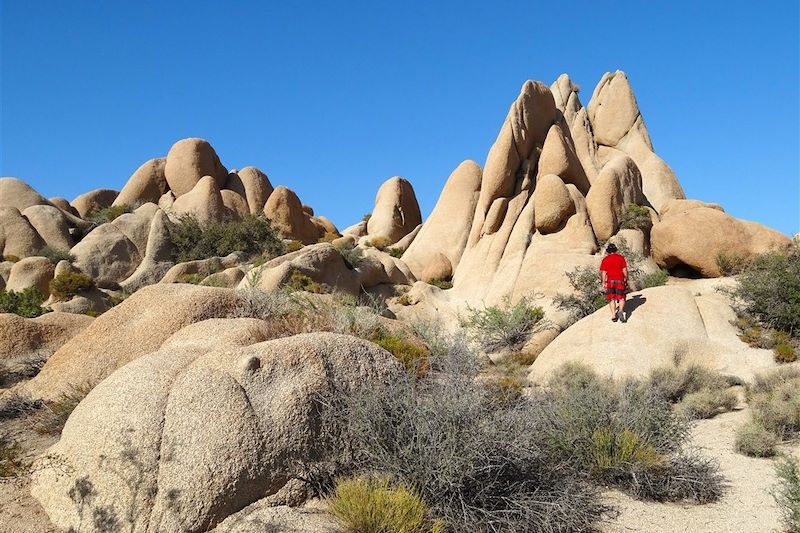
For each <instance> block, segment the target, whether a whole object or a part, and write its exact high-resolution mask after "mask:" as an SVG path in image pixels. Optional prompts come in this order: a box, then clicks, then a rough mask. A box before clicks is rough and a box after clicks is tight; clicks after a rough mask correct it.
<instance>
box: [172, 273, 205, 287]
mask: <svg viewBox="0 0 800 533" xmlns="http://www.w3.org/2000/svg"><path fill="white" fill-rule="evenodd" d="M204 279H206V276H204V275H202V274H199V273H197V272H195V273H193V274H181V275H180V276H178V277H176V278H175V283H188V284H190V285H200V283H201V282H202V281H203V280H204Z"/></svg>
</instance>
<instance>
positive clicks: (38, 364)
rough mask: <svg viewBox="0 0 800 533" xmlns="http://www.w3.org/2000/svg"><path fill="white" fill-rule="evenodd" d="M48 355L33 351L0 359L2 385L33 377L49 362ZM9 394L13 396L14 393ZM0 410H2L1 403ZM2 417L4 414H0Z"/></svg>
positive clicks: (0, 381) (0, 380)
mask: <svg viewBox="0 0 800 533" xmlns="http://www.w3.org/2000/svg"><path fill="white" fill-rule="evenodd" d="M47 357H48V356H47V355H46V354H39V353H33V354H31V355H29V356H26V357H19V358H13V359H0V387H9V386H11V385H13V384H15V383H18V382H20V381H23V380H26V379H30V378H32V377H33V376H35V375H36V374H38V373H39V370H41V369H42V367H43V366H44V364H45V362H47ZM8 395H12V396H13V394H12V393H9V394H8ZM8 395H7V396H8ZM0 411H2V406H1V405H0ZM0 418H2V414H0Z"/></svg>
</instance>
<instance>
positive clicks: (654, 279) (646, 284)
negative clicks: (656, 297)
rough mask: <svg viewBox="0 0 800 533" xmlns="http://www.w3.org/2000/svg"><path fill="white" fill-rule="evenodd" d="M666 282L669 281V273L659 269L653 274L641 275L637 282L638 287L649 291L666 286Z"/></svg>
mask: <svg viewBox="0 0 800 533" xmlns="http://www.w3.org/2000/svg"><path fill="white" fill-rule="evenodd" d="M667 281H669V272H667V271H666V270H664V269H663V268H659V269H658V270H656V271H655V272H651V273H650V274H645V275H643V276H642V277H641V279H640V280H639V285H640V287H641V289H649V288H650V287H660V286H662V285H666V283H667Z"/></svg>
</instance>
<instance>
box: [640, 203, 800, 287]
mask: <svg viewBox="0 0 800 533" xmlns="http://www.w3.org/2000/svg"><path fill="white" fill-rule="evenodd" d="M671 211H672V210H671ZM650 235H651V237H650V238H651V248H652V255H653V259H655V261H656V263H658V265H659V266H662V267H664V268H667V269H673V268H676V267H678V266H681V265H686V266H689V267H691V268H692V269H693V270H695V271H697V272H698V273H699V274H700V275H702V276H704V277H718V276H721V275H723V272H721V271H720V267H719V264H718V261H717V259H718V258H719V257H720V256H721V255H722V256H726V257H728V258H730V259H744V260H748V259H750V258H752V257H753V256H754V255H757V254H762V253H766V252H769V251H783V252H786V251H788V250H789V249H790V248H791V239H789V237H787V236H786V235H784V234H783V233H780V232H779V231H775V230H773V229H770V228H768V227H766V226H763V225H761V224H757V223H755V222H749V221H746V220H739V219H737V218H734V217H732V216H730V215H728V214H727V213H724V212H722V211H720V210H719V209H717V208H714V207H703V206H699V207H695V208H693V209H687V210H685V211H682V212H677V213H676V212H674V211H672V212H670V213H669V216H666V217H665V218H664V219H662V220H661V221H660V222H658V223H657V224H655V225H654V226H653V229H652V231H651V234H650Z"/></svg>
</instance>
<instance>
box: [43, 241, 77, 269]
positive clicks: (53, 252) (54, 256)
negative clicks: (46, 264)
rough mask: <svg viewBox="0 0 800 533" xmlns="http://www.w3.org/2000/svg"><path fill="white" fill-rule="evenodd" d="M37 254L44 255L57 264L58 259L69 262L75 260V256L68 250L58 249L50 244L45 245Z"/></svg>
mask: <svg viewBox="0 0 800 533" xmlns="http://www.w3.org/2000/svg"><path fill="white" fill-rule="evenodd" d="M39 255H41V256H42V257H46V258H47V259H48V260H49V261H50V262H51V263H53V264H54V265H57V264H58V263H59V262H60V261H69V262H70V263H71V262H73V261H75V257H73V256H72V255H71V254H70V253H69V250H59V249H57V248H52V247H50V246H45V247H44V248H43V249H42V251H41V252H39Z"/></svg>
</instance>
